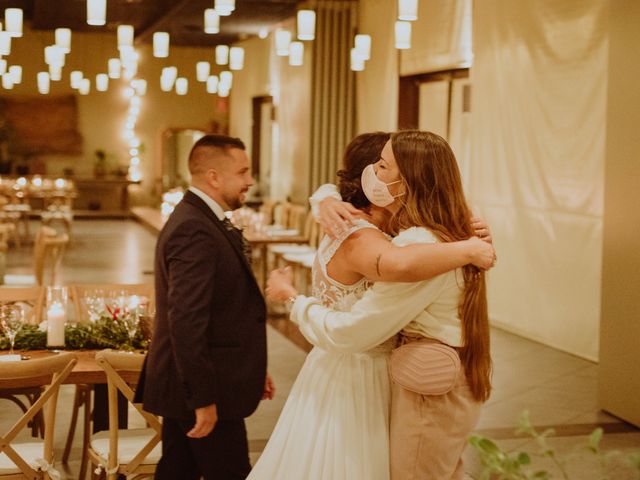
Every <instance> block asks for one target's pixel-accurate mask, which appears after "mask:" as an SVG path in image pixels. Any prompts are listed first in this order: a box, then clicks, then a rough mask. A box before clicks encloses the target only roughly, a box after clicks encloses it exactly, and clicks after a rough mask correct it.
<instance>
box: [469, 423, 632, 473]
mask: <svg viewBox="0 0 640 480" xmlns="http://www.w3.org/2000/svg"><path fill="white" fill-rule="evenodd" d="M516 433H518V434H524V435H525V436H527V437H530V438H531V439H533V441H535V443H536V445H537V447H538V451H537V452H535V453H529V452H526V451H519V452H507V451H504V450H502V449H501V448H500V447H499V446H498V445H497V444H496V443H495V442H494V441H492V440H490V439H488V438H486V437H482V436H479V435H473V436H471V437H470V439H469V443H470V444H471V446H472V447H473V448H474V449H475V451H476V453H477V454H478V456H479V458H480V462H481V464H482V471H481V472H480V475H479V476H477V477H474V478H475V479H476V480H548V479H552V478H554V476H553V475H552V473H550V472H549V471H547V470H540V469H535V468H534V467H533V462H532V457H535V456H538V457H543V458H547V459H549V460H550V461H551V462H552V463H553V465H554V466H555V467H556V469H557V470H558V472H559V474H560V477H559V478H562V479H565V480H569V479H570V478H571V477H570V474H571V471H570V468H569V464H570V461H571V460H573V459H578V460H581V454H582V453H584V452H585V451H586V452H589V453H590V454H591V455H593V457H594V458H595V460H596V462H597V464H598V468H599V472H597V473H595V474H596V475H598V478H599V479H600V480H614V479H620V477H619V476H615V477H612V476H610V473H611V471H612V470H616V471H618V470H620V469H621V468H624V469H626V470H625V471H629V472H631V473H630V475H633V477H631V476H629V477H625V478H628V479H631V478H636V479H640V450H638V451H632V452H630V453H623V452H620V451H617V450H611V451H603V450H602V449H601V447H600V441H601V440H602V435H603V430H602V428H596V429H595V430H594V431H593V432H591V434H590V435H589V439H588V441H587V444H586V445H582V446H579V447H578V448H577V449H574V451H572V452H571V453H568V454H566V455H560V454H559V453H558V452H557V451H556V449H555V448H554V447H553V446H552V445H551V444H550V443H549V440H548V439H549V437H551V436H553V435H554V434H555V431H554V430H553V429H547V430H545V431H544V432H542V433H540V432H538V431H537V430H536V429H535V428H534V427H533V425H532V424H531V420H530V419H529V412H527V411H525V412H523V413H522V414H521V416H520V418H519V420H518V429H517V430H516ZM555 478H558V477H555ZM573 478H575V479H576V480H577V477H573Z"/></svg>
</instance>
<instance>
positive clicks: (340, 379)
mask: <svg viewBox="0 0 640 480" xmlns="http://www.w3.org/2000/svg"><path fill="white" fill-rule="evenodd" d="M389 402H390V386H389V374H388V354H387V353H386V352H384V351H383V352H379V351H376V352H374V351H372V352H368V353H359V354H336V353H328V352H326V351H324V350H322V349H320V348H318V347H315V348H314V349H313V350H311V352H310V353H309V355H308V356H307V359H306V360H305V363H304V365H303V366H302V369H301V370H300V373H299V374H298V378H297V379H296V381H295V383H294V385H293V388H292V389H291V393H290V394H289V398H288V399H287V402H286V403H285V405H284V408H283V409H282V413H281V414H280V418H279V419H278V423H277V424H276V426H275V429H274V431H273V433H272V435H271V438H270V439H269V442H268V443H267V445H266V447H265V449H264V451H263V453H262V455H261V456H260V459H259V460H258V462H257V463H256V465H255V466H254V467H253V470H252V471H251V474H250V475H249V477H247V478H248V480H388V479H389Z"/></svg>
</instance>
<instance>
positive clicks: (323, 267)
mask: <svg viewBox="0 0 640 480" xmlns="http://www.w3.org/2000/svg"><path fill="white" fill-rule="evenodd" d="M361 228H376V227H375V226H373V225H372V224H370V223H368V222H365V221H363V220H358V221H356V224H355V225H354V226H353V227H352V228H351V229H350V230H349V231H348V232H346V233H345V234H344V235H342V236H341V238H339V239H337V240H332V239H330V238H329V237H325V238H324V239H323V241H322V242H321V244H320V247H319V249H318V254H317V255H316V259H315V262H314V266H313V296H314V297H316V298H318V299H320V300H322V302H323V304H324V305H326V306H328V307H331V308H334V309H336V310H340V311H345V310H348V309H349V308H350V307H351V305H352V304H353V303H355V301H356V300H358V299H359V298H360V297H361V296H362V294H363V293H364V291H365V290H366V289H367V288H368V287H369V283H368V282H367V280H366V279H362V280H361V281H359V282H358V283H356V284H353V285H343V284H341V283H339V282H337V281H335V280H333V279H331V278H330V277H329V275H328V274H327V264H328V263H329V261H330V260H331V258H332V257H333V255H334V254H335V252H336V251H337V250H338V248H339V247H340V245H341V244H342V242H343V241H344V239H346V238H347V237H348V236H349V235H351V234H352V233H353V232H354V231H356V230H359V229H361ZM394 343H395V339H393V338H392V339H390V340H388V341H386V342H385V343H383V344H382V345H380V346H378V347H376V348H375V349H373V350H370V351H368V352H365V353H358V354H340V353H328V352H326V351H324V350H322V349H320V348H318V347H314V348H313V350H311V352H310V353H309V355H308V356H307V359H306V360H305V363H304V365H303V366H302V369H301V370H300V373H299V374H298V378H297V379H296V381H295V383H294V385H293V388H292V389H291V393H290V394H289V398H288V399H287V402H286V403H285V405H284V408H283V410H282V413H281V414H280V418H279V419H278V423H277V424H276V426H275V429H274V431H273V433H272V435H271V438H270V439H269V442H268V443H267V445H266V447H265V449H264V451H263V453H262V455H261V457H260V459H259V460H258V462H257V463H256V465H255V466H254V468H253V470H252V471H251V474H250V475H249V477H248V480H388V479H389V402H390V386H389V375H388V369H387V360H388V355H389V352H390V351H391V349H392V348H393V346H394Z"/></svg>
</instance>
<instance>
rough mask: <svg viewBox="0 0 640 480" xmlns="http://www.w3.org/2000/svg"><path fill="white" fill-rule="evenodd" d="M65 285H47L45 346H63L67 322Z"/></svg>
mask: <svg viewBox="0 0 640 480" xmlns="http://www.w3.org/2000/svg"><path fill="white" fill-rule="evenodd" d="M67 301H68V291H67V287H61V286H52V287H47V347H49V348H64V346H65V342H64V327H65V324H66V323H67Z"/></svg>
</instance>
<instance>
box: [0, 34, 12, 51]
mask: <svg viewBox="0 0 640 480" xmlns="http://www.w3.org/2000/svg"><path fill="white" fill-rule="evenodd" d="M9 54H11V35H9V32H0V55H9Z"/></svg>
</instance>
